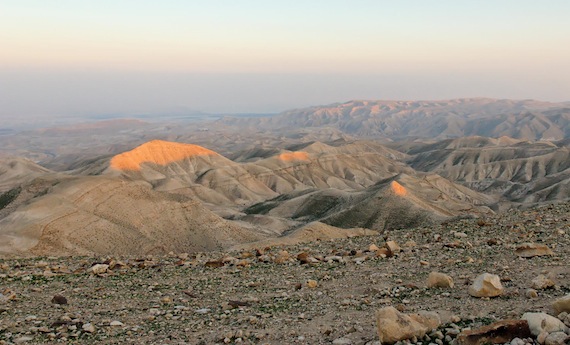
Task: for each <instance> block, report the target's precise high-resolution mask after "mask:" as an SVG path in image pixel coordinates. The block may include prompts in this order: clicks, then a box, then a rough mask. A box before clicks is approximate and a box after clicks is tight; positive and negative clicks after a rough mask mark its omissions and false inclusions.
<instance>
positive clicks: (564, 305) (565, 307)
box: [552, 295, 570, 314]
mask: <svg viewBox="0 0 570 345" xmlns="http://www.w3.org/2000/svg"><path fill="white" fill-rule="evenodd" d="M552 308H554V311H556V314H560V313H562V312H567V313H570V295H566V296H564V297H561V298H559V299H557V300H556V301H554V302H553V303H552Z"/></svg>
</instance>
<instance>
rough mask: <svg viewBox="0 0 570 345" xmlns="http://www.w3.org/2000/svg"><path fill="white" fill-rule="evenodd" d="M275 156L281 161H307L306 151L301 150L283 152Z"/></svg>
mask: <svg viewBox="0 0 570 345" xmlns="http://www.w3.org/2000/svg"><path fill="white" fill-rule="evenodd" d="M277 158H279V159H280V160H282V161H286V162H289V161H308V160H309V155H308V154H307V152H302V151H298V152H285V153H282V154H280V155H279V156H277Z"/></svg>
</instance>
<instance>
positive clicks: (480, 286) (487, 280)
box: [469, 273, 504, 297]
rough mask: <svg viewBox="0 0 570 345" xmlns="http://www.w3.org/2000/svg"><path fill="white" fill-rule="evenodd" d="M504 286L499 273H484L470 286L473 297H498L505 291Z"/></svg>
mask: <svg viewBox="0 0 570 345" xmlns="http://www.w3.org/2000/svg"><path fill="white" fill-rule="evenodd" d="M503 291H504V288H503V285H502V284H501V279H500V278H499V276H498V275H495V274H490V273H483V274H481V275H480V276H478V277H477V278H476V279H475V281H474V282H473V284H471V286H470V287H469V294H470V295H471V296H473V297H496V296H499V295H501V294H502V293H503Z"/></svg>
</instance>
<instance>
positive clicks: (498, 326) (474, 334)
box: [457, 320, 531, 345]
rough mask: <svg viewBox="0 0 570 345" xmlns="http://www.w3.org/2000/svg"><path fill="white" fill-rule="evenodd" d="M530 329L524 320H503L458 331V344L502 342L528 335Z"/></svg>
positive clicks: (474, 344)
mask: <svg viewBox="0 0 570 345" xmlns="http://www.w3.org/2000/svg"><path fill="white" fill-rule="evenodd" d="M530 335H531V334H530V329H529V327H528V322H527V321H526V320H503V321H499V322H495V323H493V324H490V325H488V326H483V327H480V328H477V329H473V330H467V331H463V332H461V333H459V335H458V336H457V343H458V344H459V345H483V344H503V343H507V342H510V341H511V340H513V339H515V338H521V339H524V338H528V337H530Z"/></svg>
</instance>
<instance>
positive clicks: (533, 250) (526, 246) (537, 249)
mask: <svg viewBox="0 0 570 345" xmlns="http://www.w3.org/2000/svg"><path fill="white" fill-rule="evenodd" d="M515 253H516V254H517V255H518V256H520V257H522V258H532V257H534V256H544V255H554V252H553V251H552V250H551V249H550V248H548V246H546V245H544V244H537V243H523V244H521V245H520V246H518V247H517V249H516V250H515Z"/></svg>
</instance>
